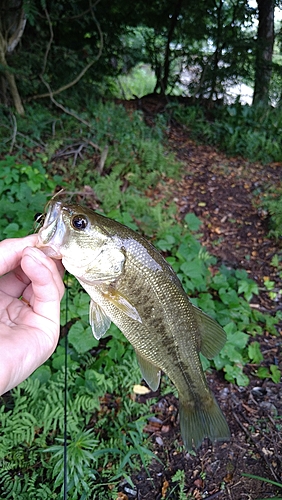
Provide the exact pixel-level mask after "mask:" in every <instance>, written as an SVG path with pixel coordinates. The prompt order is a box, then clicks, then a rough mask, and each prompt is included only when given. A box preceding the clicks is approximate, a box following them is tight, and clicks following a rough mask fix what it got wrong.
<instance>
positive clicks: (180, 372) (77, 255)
mask: <svg viewBox="0 0 282 500" xmlns="http://www.w3.org/2000/svg"><path fill="white" fill-rule="evenodd" d="M37 246H38V248H41V249H42V250H43V251H44V252H45V253H46V254H47V255H49V256H50V257H52V258H56V259H62V262H63V265H64V266H65V268H66V269H67V270H68V271H69V272H70V273H71V274H73V275H74V276H75V277H76V278H77V279H78V281H79V282H80V283H81V285H82V286H83V288H84V289H85V290H86V292H87V293H88V294H89V295H90V297H91V302H90V312H89V316H90V324H91V327H92V330H93V334H94V335H95V337H96V338H97V339H99V338H100V337H102V335H104V333H105V332H106V331H107V329H108V328H109V326H110V323H111V321H113V323H115V324H116V325H117V327H118V328H119V329H120V330H121V331H122V332H123V334H124V335H125V337H126V338H127V339H128V340H129V342H130V343H131V344H132V346H133V347H134V349H135V352H136V355H137V358H138V362H139V365H140V369H141V372H142V375H143V377H144V379H145V380H146V382H147V383H148V385H149V386H150V388H151V389H152V390H153V391H156V390H157V388H158V386H159V382H160V375H161V370H163V371H164V373H166V374H167V375H168V377H169V378H170V379H171V380H172V382H173V383H174V384H175V386H176V388H177V390H178V395H179V415H180V428H181V434H182V438H183V441H184V445H185V447H186V448H187V449H188V450H191V449H192V448H193V447H198V446H199V445H200V444H201V442H202V440H203V439H204V438H205V437H209V438H210V439H211V440H212V441H214V440H225V439H228V438H229V429H228V425H227V423H226V420H225V418H224V416H223V414H222V413H221V410H220V408H219V406H218V404H217V402H216V400H215V398H214V396H213V394H212V393H211V391H210V389H209V387H208V385H207V382H206V379H205V375H204V373H203V369H202V365H201V362H200V358H199V352H200V351H201V352H202V353H203V354H204V356H206V357H207V358H212V357H214V356H215V355H216V354H218V352H219V351H220V349H221V348H222V347H223V345H224V343H225V340H226V336H225V332H224V330H223V329H222V328H221V327H220V326H219V325H218V324H217V323H216V322H215V321H214V320H213V319H211V318H210V317H209V316H207V315H206V314H205V313H203V312H202V311H201V310H200V309H198V308H197V307H195V306H194V305H193V304H192V303H191V302H190V301H189V299H188V297H187V295H186V293H185V291H184V290H183V288H182V286H181V283H180V281H179V279H178V278H177V276H176V274H175V272H174V271H173V269H172V268H171V267H170V265H169V264H168V263H167V262H166V260H165V259H164V258H163V257H162V255H161V254H160V253H159V252H158V251H157V250H156V249H155V248H154V247H153V246H152V245H151V244H150V243H148V241H146V240H145V239H144V238H143V237H142V236H140V235H139V234H137V233H135V232H134V231H132V230H131V229H129V228H128V227H126V226H123V225H122V224H119V223H118V222H115V221H113V220H111V219H108V218H106V217H103V216H102V215H99V214H97V213H95V212H93V211H92V210H89V209H87V208H83V207H81V206H79V205H69V204H64V203H62V202H59V201H51V202H50V203H49V205H48V211H47V214H46V215H45V219H44V224H43V226H42V227H41V229H40V230H39V232H38V244H37Z"/></svg>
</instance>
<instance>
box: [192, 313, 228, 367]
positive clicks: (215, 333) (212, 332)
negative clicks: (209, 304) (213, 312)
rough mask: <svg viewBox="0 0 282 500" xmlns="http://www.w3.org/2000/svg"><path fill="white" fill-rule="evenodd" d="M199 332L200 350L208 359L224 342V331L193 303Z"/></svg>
mask: <svg viewBox="0 0 282 500" xmlns="http://www.w3.org/2000/svg"><path fill="white" fill-rule="evenodd" d="M193 312H194V314H195V318H196V322H197V325H198V328H199V332H200V337H201V341H200V351H201V353H202V354H203V355H204V356H205V357H206V358H208V359H212V358H214V357H215V356H216V355H217V354H218V353H219V351H221V349H222V348H223V346H224V344H225V342H226V333H225V331H224V330H223V328H221V326H220V325H219V324H218V323H217V322H216V321H215V320H214V319H213V318H211V317H210V316H208V315H207V314H205V313H204V312H203V311H201V309H198V307H196V306H194V305H193Z"/></svg>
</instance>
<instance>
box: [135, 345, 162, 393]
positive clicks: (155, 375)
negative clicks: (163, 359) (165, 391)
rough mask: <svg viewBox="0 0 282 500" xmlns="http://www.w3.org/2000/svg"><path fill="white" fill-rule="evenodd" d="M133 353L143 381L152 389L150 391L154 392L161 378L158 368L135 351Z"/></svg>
mask: <svg viewBox="0 0 282 500" xmlns="http://www.w3.org/2000/svg"><path fill="white" fill-rule="evenodd" d="M135 352H136V356H137V360H138V363H139V366H140V370H141V373H142V376H143V378H144V380H145V381H146V382H147V384H148V386H149V387H150V388H151V389H152V391H156V390H157V389H158V387H159V385H160V378H161V370H160V368H158V366H155V365H153V363H151V361H148V360H147V359H146V358H144V357H143V356H141V354H140V353H139V352H137V351H135Z"/></svg>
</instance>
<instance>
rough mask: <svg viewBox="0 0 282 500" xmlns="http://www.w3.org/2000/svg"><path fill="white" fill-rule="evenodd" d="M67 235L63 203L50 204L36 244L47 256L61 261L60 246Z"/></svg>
mask: <svg viewBox="0 0 282 500" xmlns="http://www.w3.org/2000/svg"><path fill="white" fill-rule="evenodd" d="M64 235H65V224H64V222H63V219H62V204H61V202H58V201H57V202H55V203H54V202H53V203H52V202H50V204H49V209H48V212H47V214H46V217H45V220H44V224H43V226H42V227H41V228H40V229H39V232H38V242H37V244H36V246H37V248H39V249H40V250H41V251H42V252H43V253H45V255H47V256H48V257H52V258H53V259H61V258H62V254H61V252H60V250H59V249H60V246H61V245H62V242H63V238H64Z"/></svg>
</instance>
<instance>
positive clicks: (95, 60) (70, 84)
mask: <svg viewBox="0 0 282 500" xmlns="http://www.w3.org/2000/svg"><path fill="white" fill-rule="evenodd" d="M98 2H100V0H97V1H96V3H95V5H97V3H98ZM89 5H90V11H91V15H92V18H93V20H94V22H95V24H96V27H97V31H98V33H99V38H100V45H99V50H98V54H97V56H96V57H95V59H93V61H90V63H88V64H87V65H86V66H85V68H83V70H82V71H81V72H80V73H79V75H77V77H76V78H75V79H74V80H72V81H71V82H69V83H67V84H66V85H63V86H62V87H60V88H59V89H57V90H53V91H51V89H50V86H49V85H48V84H47V82H46V80H45V79H44V77H43V73H41V75H40V78H41V80H42V82H43V83H44V85H45V86H46V87H47V88H48V93H44V94H38V95H35V96H32V97H30V98H29V99H28V101H31V100H33V99H42V98H44V97H50V98H51V96H52V98H51V100H52V102H53V103H54V104H55V105H56V106H57V105H58V104H59V103H57V104H56V102H57V101H55V100H53V99H54V95H58V94H61V93H62V92H64V90H67V89H69V88H70V87H73V86H74V85H76V84H77V82H79V80H81V78H82V77H83V76H84V75H85V73H86V72H87V71H88V70H89V69H90V68H91V66H93V64H94V63H95V62H97V61H98V59H99V58H100V57H101V55H102V52H103V47H104V37H103V32H102V30H101V27H100V24H99V22H98V21H97V19H96V17H95V14H94V10H93V5H92V3H91V0H90V2H89ZM95 5H94V7H95ZM46 17H47V20H48V24H49V29H50V40H49V42H48V46H47V49H46V52H45V56H44V66H43V68H44V69H45V67H46V62H47V57H48V54H49V51H50V47H51V44H52V42H53V27H52V22H51V19H50V16H49V14H48V12H47V10H46ZM59 107H61V105H59ZM61 109H62V107H61ZM65 112H67V111H65ZM83 123H84V122H83Z"/></svg>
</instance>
